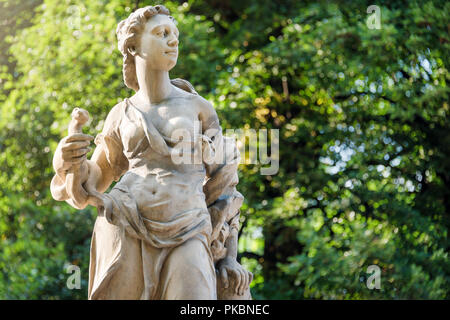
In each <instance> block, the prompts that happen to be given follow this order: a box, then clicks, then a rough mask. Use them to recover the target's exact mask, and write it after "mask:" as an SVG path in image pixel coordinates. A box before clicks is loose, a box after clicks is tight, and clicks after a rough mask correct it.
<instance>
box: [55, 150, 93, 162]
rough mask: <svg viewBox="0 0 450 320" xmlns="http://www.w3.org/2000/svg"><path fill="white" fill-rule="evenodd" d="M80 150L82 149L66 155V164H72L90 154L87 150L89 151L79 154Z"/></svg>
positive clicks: (64, 156) (64, 157) (64, 155)
mask: <svg viewBox="0 0 450 320" xmlns="http://www.w3.org/2000/svg"><path fill="white" fill-rule="evenodd" d="M79 150H80V149H77V150H74V151H77V152H69V153H64V154H63V156H62V158H63V160H64V162H71V161H74V160H77V159H79V158H82V157H84V156H86V155H87V153H88V152H89V150H87V151H84V150H83V151H80V152H78V151H79Z"/></svg>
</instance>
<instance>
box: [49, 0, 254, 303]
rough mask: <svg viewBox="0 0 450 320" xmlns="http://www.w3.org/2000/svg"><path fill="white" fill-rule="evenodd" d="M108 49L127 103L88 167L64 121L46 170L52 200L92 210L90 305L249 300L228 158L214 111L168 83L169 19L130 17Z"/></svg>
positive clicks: (162, 13) (149, 10)
mask: <svg viewBox="0 0 450 320" xmlns="http://www.w3.org/2000/svg"><path fill="white" fill-rule="evenodd" d="M117 37H118V43H119V50H120V51H121V52H122V54H123V56H124V68H123V72H124V81H125V83H126V85H127V86H128V87H130V88H132V89H134V90H135V91H136V94H135V95H133V96H132V97H130V98H126V99H125V100H124V101H122V102H120V103H119V104H117V105H116V106H114V107H113V108H112V109H111V111H110V112H109V114H108V116H107V118H106V120H105V124H104V127H103V130H102V132H101V133H99V134H98V135H97V136H96V138H95V144H96V148H95V151H94V153H93V155H92V157H91V159H87V158H86V154H87V153H88V152H89V148H88V147H89V145H90V142H91V141H92V140H93V137H91V136H89V135H85V134H83V133H82V126H83V124H84V123H85V122H86V121H87V119H88V117H89V114H88V113H87V111H85V110H83V109H80V108H77V109H76V110H74V112H73V114H72V117H73V118H72V122H71V124H70V127H69V135H68V136H67V137H65V138H63V139H62V140H61V142H60V143H59V145H58V148H57V150H56V152H55V155H54V159H53V166H54V169H55V172H56V174H55V176H54V177H53V179H52V183H51V191H52V195H53V197H54V198H55V199H56V200H60V201H67V202H68V203H69V204H70V205H72V206H73V207H75V208H78V209H82V208H85V207H86V206H88V205H93V206H95V207H97V209H98V213H99V214H98V217H97V220H96V223H95V227H94V232H93V236H92V243H91V260H90V271H89V299H217V298H219V299H251V296H250V290H249V284H250V282H251V280H252V275H251V273H249V272H248V271H246V270H245V269H244V268H243V267H242V266H241V265H240V264H239V263H238V262H237V261H236V255H237V240H238V228H239V208H240V207H241V204H242V201H243V196H242V195H241V194H240V193H239V192H238V191H237V190H236V184H237V183H238V176H237V166H238V164H239V152H238V150H237V148H236V145H235V143H234V139H231V138H227V137H224V136H223V135H222V129H221V127H220V124H219V119H218V117H217V114H216V112H215V110H214V108H213V106H212V105H211V104H210V103H209V102H208V101H206V100H205V99H204V98H202V97H201V96H200V95H198V94H197V92H196V91H195V90H194V88H193V87H192V85H191V84H190V83H189V82H187V81H186V80H182V79H174V80H171V79H170V78H169V71H170V70H171V69H172V68H173V67H174V66H175V65H176V62H177V59H178V29H177V27H176V25H175V24H174V22H173V18H172V17H170V16H169V12H168V10H167V9H166V8H165V7H163V6H155V7H151V6H149V7H145V8H141V9H138V10H137V11H135V12H133V13H132V14H131V15H130V16H129V17H128V18H127V19H125V20H123V21H122V22H120V24H119V26H118V28H117ZM113 181H118V183H117V184H116V185H115V186H114V187H113V188H112V190H111V191H110V192H109V193H105V191H106V190H107V189H108V188H109V186H110V185H111V183H112V182H113Z"/></svg>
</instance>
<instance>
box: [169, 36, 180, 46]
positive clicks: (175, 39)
mask: <svg viewBox="0 0 450 320" xmlns="http://www.w3.org/2000/svg"><path fill="white" fill-rule="evenodd" d="M167 44H168V45H169V46H170V47H175V46H177V45H178V39H177V38H175V37H174V38H173V39H171V40H169V42H168V43H167Z"/></svg>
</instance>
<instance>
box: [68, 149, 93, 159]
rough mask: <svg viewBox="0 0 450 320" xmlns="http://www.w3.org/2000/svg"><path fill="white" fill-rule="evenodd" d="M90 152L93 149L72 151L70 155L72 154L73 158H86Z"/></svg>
mask: <svg viewBox="0 0 450 320" xmlns="http://www.w3.org/2000/svg"><path fill="white" fill-rule="evenodd" d="M89 151H91V148H81V149H75V150H70V153H71V154H72V158H78V157H81V156H84V155H85V154H87V153H88V152H89Z"/></svg>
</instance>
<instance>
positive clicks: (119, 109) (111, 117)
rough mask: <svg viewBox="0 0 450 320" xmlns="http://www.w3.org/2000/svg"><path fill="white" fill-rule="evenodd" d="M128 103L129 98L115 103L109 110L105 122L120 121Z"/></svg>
mask: <svg viewBox="0 0 450 320" xmlns="http://www.w3.org/2000/svg"><path fill="white" fill-rule="evenodd" d="M127 105H128V101H127V98H125V99H124V100H122V101H120V102H119V103H117V104H116V105H114V106H113V107H112V108H111V110H109V113H108V116H107V117H106V120H105V122H110V123H118V122H119V121H120V119H121V118H122V115H123V112H124V111H125V109H126V107H127Z"/></svg>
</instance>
